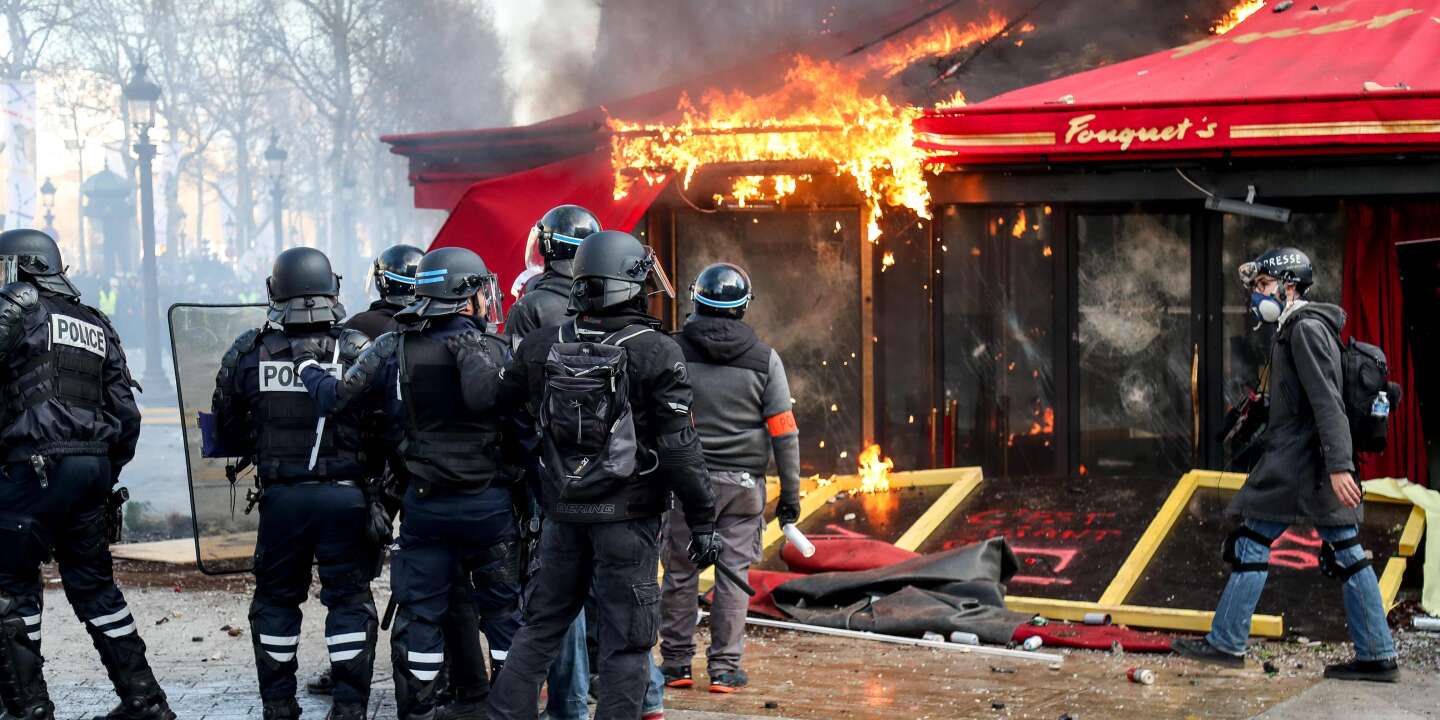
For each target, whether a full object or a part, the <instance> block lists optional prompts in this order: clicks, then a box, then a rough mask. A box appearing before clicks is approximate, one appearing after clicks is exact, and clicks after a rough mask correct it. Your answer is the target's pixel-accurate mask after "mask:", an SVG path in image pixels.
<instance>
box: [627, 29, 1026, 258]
mask: <svg viewBox="0 0 1440 720" xmlns="http://www.w3.org/2000/svg"><path fill="white" fill-rule="evenodd" d="M1004 26H1005V20H1004V19H1003V18H1000V17H998V16H995V15H991V16H989V18H988V19H987V20H985V21H984V22H980V23H971V24H970V25H968V26H965V27H960V26H959V25H958V24H956V23H955V22H953V21H946V22H943V23H941V24H939V25H938V26H937V28H936V30H935V31H934V32H932V33H930V34H929V35H927V36H926V37H924V38H921V39H919V40H914V41H910V42H901V41H895V42H892V43H890V44H889V45H886V46H882V47H881V48H879V49H877V50H875V51H873V52H872V53H871V55H870V57H869V58H868V59H867V60H866V61H865V62H863V63H845V64H841V63H837V62H831V61H828V60H823V59H817V58H813V57H809V56H805V55H797V56H795V57H794V58H792V59H791V61H790V64H789V68H788V69H787V70H786V72H785V77H784V84H783V85H782V86H781V87H780V88H778V89H776V90H773V91H771V92H768V93H764V94H759V95H751V94H748V93H744V92H739V91H734V92H724V91H720V90H710V91H708V92H706V93H704V94H703V95H701V96H700V97H699V99H698V101H696V100H692V99H691V98H690V97H689V96H688V95H687V96H682V97H681V99H680V103H679V107H678V108H677V110H678V112H679V115H680V120H678V121H676V122H673V123H643V122H631V121H627V120H625V119H623V118H612V119H610V121H609V126H610V129H611V132H612V136H611V144H610V150H611V164H612V165H613V166H614V168H615V172H616V181H615V195H616V197H617V198H618V197H624V196H625V195H626V194H627V193H628V192H629V189H630V187H631V186H632V185H633V184H634V183H640V182H643V183H647V184H655V183H658V182H662V181H663V180H664V179H665V178H666V177H667V176H669V175H671V174H674V175H676V176H677V179H678V180H679V181H680V182H681V186H682V187H684V188H688V187H689V186H690V183H691V181H692V180H694V178H695V173H696V172H697V171H698V170H699V169H700V168H702V167H704V166H705V165H709V164H714V163H752V162H786V161H819V162H820V163H822V164H825V165H829V166H831V167H833V168H834V171H835V172H836V173H837V174H840V175H845V176H848V177H849V178H851V179H852V180H853V181H854V182H855V185H856V188H857V189H858V190H859V191H860V194H861V195H862V196H863V198H864V202H865V205H866V208H867V210H869V223H868V227H867V228H866V235H865V238H866V239H867V240H870V241H871V242H876V241H878V238H879V236H880V225H879V222H878V220H879V219H880V217H881V216H882V215H883V209H884V208H885V207H896V206H899V207H905V208H909V209H910V210H911V211H913V212H914V213H915V214H916V215H919V216H920V217H923V218H929V217H930V192H929V189H928V188H927V187H926V184H925V179H924V172H925V171H924V161H925V158H926V155H925V152H924V151H922V150H920V149H917V148H916V147H915V144H914V133H913V131H912V129H911V123H912V121H913V120H915V119H916V118H917V117H919V116H920V113H921V110H920V109H919V108H916V107H911V106H907V105H904V104H899V103H894V102H891V100H890V99H889V98H887V97H886V96H885V95H883V94H878V93H875V92H871V91H868V90H867V89H866V85H865V83H867V82H873V81H874V78H875V76H876V75H877V74H878V75H881V76H883V77H892V76H894V75H895V74H898V73H899V72H900V71H901V70H903V69H904V68H905V67H908V66H909V65H910V64H911V63H913V62H914V61H916V60H918V59H920V58H923V57H931V56H943V55H946V54H949V53H953V52H954V51H955V50H958V49H961V48H964V47H966V46H969V45H973V44H975V43H978V42H980V41H983V40H985V39H986V38H988V37H991V36H993V35H994V34H995V33H997V32H999V31H1000V30H1001V29H1002V28H1003V27H1004ZM946 103H947V104H948V105H947V106H951V107H953V106H955V105H958V104H963V103H964V95H962V94H960V93H956V95H955V96H954V97H952V98H950V99H949V100H947V101H946ZM731 182H732V189H731V199H733V201H734V202H735V203H737V204H741V205H743V204H745V203H753V202H757V201H760V200H779V199H780V198H783V197H785V196H786V195H788V194H790V193H793V192H794V190H795V178H794V177H793V176H789V179H788V180H787V181H785V182H784V183H782V182H781V181H779V180H776V181H775V182H774V183H773V185H772V184H769V183H764V182H762V181H761V179H760V178H759V177H758V176H742V177H739V178H735V179H734V180H732V181H731ZM721 199H722V200H723V199H725V198H721Z"/></svg>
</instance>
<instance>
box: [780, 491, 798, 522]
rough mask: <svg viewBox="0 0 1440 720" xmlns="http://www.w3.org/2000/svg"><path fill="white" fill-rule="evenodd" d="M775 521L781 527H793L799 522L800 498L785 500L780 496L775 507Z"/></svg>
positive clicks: (785, 498)
mask: <svg viewBox="0 0 1440 720" xmlns="http://www.w3.org/2000/svg"><path fill="white" fill-rule="evenodd" d="M775 519H777V520H779V521H780V524H781V525H794V524H795V523H796V522H797V521H798V520H800V498H787V497H785V496H784V495H783V494H782V495H781V496H780V502H778V503H776V505H775Z"/></svg>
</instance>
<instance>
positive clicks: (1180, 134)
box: [1167, 118, 1194, 140]
mask: <svg viewBox="0 0 1440 720" xmlns="http://www.w3.org/2000/svg"><path fill="white" fill-rule="evenodd" d="M1193 124H1194V123H1192V122H1190V118H1185V119H1184V120H1181V121H1180V124H1179V125H1176V126H1175V130H1176V131H1177V132H1176V134H1175V139H1176V140H1184V139H1185V132H1186V131H1187V130H1189V129H1190V127H1191V126H1192V125H1193ZM1167 139H1168V138H1167Z"/></svg>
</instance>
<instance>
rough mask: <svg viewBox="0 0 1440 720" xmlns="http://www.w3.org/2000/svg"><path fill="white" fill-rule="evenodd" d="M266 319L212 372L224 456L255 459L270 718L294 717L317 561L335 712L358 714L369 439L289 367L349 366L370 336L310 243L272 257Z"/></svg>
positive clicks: (371, 607)
mask: <svg viewBox="0 0 1440 720" xmlns="http://www.w3.org/2000/svg"><path fill="white" fill-rule="evenodd" d="M266 289H267V290H268V292H269V297H270V309H269V313H268V318H269V322H268V323H267V324H266V326H265V327H264V328H257V329H254V330H250V331H248V332H246V333H244V334H242V335H241V336H240V337H239V338H237V339H236V340H235V344H234V345H233V346H232V347H231V348H230V350H229V351H227V352H226V353H225V356H224V358H223V359H222V360H221V363H220V372H219V373H218V375H217V376H216V378H215V395H214V399H213V400H212V410H213V412H214V415H215V424H216V429H217V430H216V432H217V435H218V439H219V441H220V444H221V445H222V446H224V447H225V448H227V450H228V452H227V454H230V455H240V456H251V457H253V458H254V462H255V467H256V471H257V475H258V477H259V482H260V488H261V493H262V494H261V497H260V530H259V536H258V537H257V539H256V549H255V596H254V599H253V600H252V602H251V604H250V630H251V636H252V640H253V643H254V647H255V665H256V671H257V674H258V675H259V681H260V696H261V698H262V700H263V702H264V716H265V718H266V719H267V720H282V719H288V718H296V717H299V713H300V708H299V706H298V705H297V704H296V701H295V689H296V681H295V669H296V660H295V652H296V649H297V647H298V645H299V643H300V620H301V614H300V605H301V603H303V602H304V601H305V597H306V595H307V593H308V592H309V589H310V566H311V564H312V562H314V563H316V564H317V565H318V566H319V574H320V587H321V591H320V601H321V602H322V603H323V604H324V605H325V607H326V609H327V610H328V613H327V615H326V618H325V644H326V646H327V649H328V650H329V653H330V664H331V673H332V674H333V677H334V683H335V687H334V696H335V702H334V706H333V707H332V708H331V711H330V717H331V718H334V719H336V720H351V719H352V718H354V719H357V720H358V719H359V718H364V717H365V710H366V706H367V704H368V702H369V697H370V679H371V674H372V671H373V668H374V662H375V636H376V630H377V616H376V611H375V600H374V598H373V597H372V595H371V593H370V579H371V578H372V576H373V574H374V566H375V563H376V561H377V553H378V552H379V549H380V546H379V543H380V538H378V537H376V536H375V535H376V533H375V531H374V530H373V529H372V526H371V523H370V513H369V511H368V507H369V503H368V501H367V499H366V496H365V489H364V481H365V478H366V477H367V475H368V474H369V473H370V471H371V460H370V459H369V458H368V457H367V454H366V451H365V447H366V446H367V440H368V439H367V437H366V436H365V433H364V431H363V425H362V422H361V420H360V419H359V418H358V417H357V416H355V415H354V414H351V415H346V414H321V413H319V412H317V410H316V408H315V405H314V403H312V402H311V401H310V398H309V397H308V396H307V395H306V394H305V392H304V387H303V386H302V385H301V384H300V382H299V380H298V379H297V377H296V372H295V370H294V359H295V358H296V357H300V356H304V357H312V356H318V357H320V358H321V362H323V363H325V367H326V371H327V372H332V373H337V374H338V373H339V372H341V371H342V369H343V368H346V367H349V366H350V365H351V364H352V363H353V362H354V361H355V359H356V358H357V357H359V355H360V353H361V352H362V351H363V350H364V349H365V348H366V347H367V346H368V345H369V338H367V337H365V336H364V335H363V334H361V333H359V332H357V331H354V330H347V329H344V328H342V327H340V325H339V322H340V320H341V319H343V318H344V317H345V310H344V308H343V307H342V306H341V305H340V302H339V299H338V297H339V294H340V277H339V276H338V275H336V274H335V273H334V272H333V271H332V270H331V268H330V260H329V259H328V258H326V257H325V255H324V253H321V252H320V251H319V250H315V249H313V248H305V247H298V248H291V249H289V250H286V251H284V252H282V253H280V255H279V256H277V257H276V258H275V265H274V269H273V270H272V272H271V275H270V278H269V279H268V280H267V281H266Z"/></svg>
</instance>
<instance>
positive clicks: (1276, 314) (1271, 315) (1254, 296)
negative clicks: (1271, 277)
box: [1250, 290, 1285, 323]
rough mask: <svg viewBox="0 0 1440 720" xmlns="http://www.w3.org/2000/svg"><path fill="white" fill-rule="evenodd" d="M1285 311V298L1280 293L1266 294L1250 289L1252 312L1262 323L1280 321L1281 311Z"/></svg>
mask: <svg viewBox="0 0 1440 720" xmlns="http://www.w3.org/2000/svg"><path fill="white" fill-rule="evenodd" d="M1283 312H1285V298H1284V297H1282V296H1279V295H1266V294H1264V293H1261V292H1258V291H1255V290H1251V291H1250V314H1251V315H1254V316H1255V319H1257V320H1259V321H1260V322H1262V323H1277V322H1280V315H1281V313H1283Z"/></svg>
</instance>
